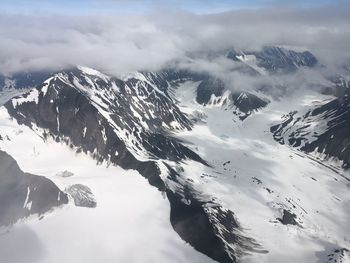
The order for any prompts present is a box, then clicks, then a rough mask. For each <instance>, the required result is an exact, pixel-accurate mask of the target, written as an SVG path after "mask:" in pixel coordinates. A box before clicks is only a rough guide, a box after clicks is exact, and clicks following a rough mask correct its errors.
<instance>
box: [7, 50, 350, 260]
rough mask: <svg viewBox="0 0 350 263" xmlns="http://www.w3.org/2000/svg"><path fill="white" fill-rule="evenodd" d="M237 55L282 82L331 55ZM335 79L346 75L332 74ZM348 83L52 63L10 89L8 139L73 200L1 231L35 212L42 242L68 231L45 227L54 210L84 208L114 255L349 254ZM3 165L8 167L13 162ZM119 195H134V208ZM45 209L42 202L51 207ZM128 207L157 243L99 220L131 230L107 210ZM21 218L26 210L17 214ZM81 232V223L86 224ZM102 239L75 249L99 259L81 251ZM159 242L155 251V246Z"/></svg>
mask: <svg viewBox="0 0 350 263" xmlns="http://www.w3.org/2000/svg"><path fill="white" fill-rule="evenodd" d="M226 56H227V58H229V59H232V60H234V61H235V63H237V64H239V65H241V67H236V70H239V71H240V72H241V73H242V72H243V74H248V75H249V76H252V75H253V76H254V75H261V76H265V77H266V78H271V79H272V81H275V79H276V78H278V76H279V75H280V74H282V73H283V74H287V73H288V74H289V73H290V74H293V73H294V72H295V71H297V70H299V68H303V67H306V68H309V69H312V68H314V67H316V65H317V59H316V58H315V57H314V56H313V55H312V54H311V53H310V52H295V51H288V50H286V49H283V48H265V49H263V50H262V51H261V52H255V53H249V52H236V51H231V52H230V53H227V54H226ZM244 68H246V69H249V70H242V69H244ZM337 80H339V78H337ZM271 83H273V82H271ZM276 83H277V84H276V86H278V85H279V82H278V81H276ZM328 83H330V85H334V87H337V86H339V83H338V82H337V81H336V80H331V79H329V78H328V79H327V83H326V84H327V85H328ZM326 84H325V85H326ZM334 87H333V86H330V87H329V88H330V89H333V88H334ZM322 90H323V89H322ZM342 90H343V92H341V94H342V97H335V94H336V93H337V92H330V93H327V94H329V95H327V94H325V93H323V94H322V93H321V92H319V91H317V90H315V89H299V90H295V91H294V92H293V93H289V94H288V97H287V96H285V97H283V96H282V97H278V98H276V97H274V96H272V95H271V94H269V92H268V89H262V88H260V87H256V88H255V89H251V90H249V91H243V90H239V89H231V88H230V87H229V86H228V85H227V83H226V82H225V81H223V80H221V79H219V78H215V77H214V76H210V74H207V73H201V74H198V73H195V72H191V71H188V70H176V69H166V70H163V71H161V72H138V73H133V74H130V75H127V76H125V77H123V78H115V77H111V76H108V75H106V74H103V73H101V72H100V71H97V70H94V69H91V68H87V67H81V66H79V67H77V68H74V69H71V70H65V71H62V72H59V73H55V74H52V75H50V77H48V78H47V79H45V80H44V81H43V82H42V83H40V84H39V85H37V86H35V87H34V88H31V89H30V90H28V91H22V92H21V93H20V94H19V95H18V94H15V95H16V96H14V95H13V96H11V99H9V100H7V99H4V100H6V101H7V102H6V103H5V104H4V106H2V107H1V108H0V127H1V129H0V136H1V137H0V149H1V150H2V151H4V152H3V154H4V155H6V153H5V152H7V154H10V155H11V156H12V157H13V158H14V159H15V160H16V161H17V162H18V165H19V167H20V168H21V169H22V170H23V171H25V172H30V173H33V174H39V175H43V176H45V177H48V178H49V179H50V180H51V181H50V182H52V184H53V183H55V184H56V185H57V187H59V188H60V189H61V190H58V188H57V189H56V188H55V189H56V191H60V193H62V196H63V195H64V196H67V199H62V200H63V201H62V202H61V203H55V204H51V207H52V208H53V207H57V206H60V205H61V206H60V209H54V210H52V209H51V210H50V211H51V213H50V214H49V216H47V217H46V216H45V217H44V219H42V220H41V221H42V222H39V221H36V219H35V218H34V217H30V218H29V219H27V220H25V221H24V222H23V223H17V224H16V225H15V226H14V227H13V229H12V230H11V231H10V232H9V233H8V234H6V236H5V237H4V238H3V240H2V241H1V238H0V244H6V243H8V241H11V240H12V241H13V240H17V239H16V238H18V236H19V235H20V233H21V230H20V229H21V226H22V225H23V224H24V225H28V226H31V227H32V228H33V229H35V231H36V232H37V233H39V236H40V239H41V240H40V241H41V242H44V243H45V242H50V240H51V241H52V240H53V238H52V237H53V236H55V235H56V234H55V231H51V232H49V233H50V234H46V235H44V234H43V233H44V232H45V231H46V229H48V228H49V227H50V226H52V225H53V224H54V223H55V224H57V225H60V224H62V225H63V226H66V224H67V222H69V220H70V218H72V220H73V221H74V222H79V221H80V220H87V223H86V224H87V225H90V229H89V231H91V232H92V235H93V236H94V237H95V238H96V240H97V241H101V242H105V244H106V246H107V249H104V250H103V254H104V255H103V258H105V259H106V260H105V261H104V262H114V261H115V260H118V261H119V260H121V261H131V262H134V261H137V260H140V259H141V261H143V260H145V259H146V261H147V260H148V261H159V259H162V260H161V261H162V262H188V260H189V258H191V262H211V261H212V260H215V261H217V262H295V261H299V262H333V261H334V262H335V260H337V262H347V260H349V253H348V250H347V249H348V248H349V245H350V244H349V242H350V237H349V235H350V232H349V231H348V229H349V228H348V227H347V222H348V220H349V219H350V218H349V217H350V216H349V215H350V211H349V203H350V198H349V195H348V191H349V180H350V179H349V178H350V175H349V173H348V171H347V170H346V169H345V168H347V165H348V162H349V154H350V152H349V151H348V140H349V136H348V135H347V129H348V128H347V122H348V120H347V116H348V109H349V107H348V105H347V101H348V95H347V94H348V91H347V87H346V85H345V84H344V85H342ZM23 92H24V93H23ZM338 93H339V92H338ZM338 93H337V94H338ZM339 94H340V93H339ZM317 153H320V154H317ZM6 156H8V155H6ZM8 158H10V157H8ZM1 165H2V163H1ZM18 169H19V168H18ZM2 174H4V175H5V174H6V175H7V177H8V173H7V172H6V171H4V172H2ZM2 174H1V173H0V175H2ZM123 174H127V175H128V176H127V177H132V178H134V177H137V178H139V176H138V174H140V175H142V176H143V177H144V178H146V179H147V180H148V183H149V184H150V185H151V186H154V187H155V188H154V189H152V190H155V189H157V190H158V191H159V192H160V193H162V195H163V196H164V197H166V198H167V200H168V201H169V203H168V206H167V205H166V204H165V203H164V202H161V201H162V198H161V195H160V194H159V196H157V198H155V195H156V193H157V191H154V192H152V190H148V187H147V185H146V184H140V182H137V183H136V182H132V180H138V179H130V178H128V179H126V178H125V176H123ZM0 178H1V177H0ZM4 178H6V177H4ZM128 180H131V181H128ZM124 181H125V182H124ZM119 184H121V185H123V187H124V188H125V189H123V190H122V189H121V188H120V187H119V188H118V187H117V186H118V185H119ZM4 187H8V186H7V184H5V183H4ZM51 187H54V184H53V185H52V186H51ZM55 187H56V186H55ZM144 188H147V190H146V189H144ZM7 189H8V188H7ZM150 189H151V187H150ZM61 191H62V192H61ZM149 191H150V192H149ZM22 192H23V191H22ZM22 192H21V194H22V195H23V193H22ZM50 192H51V191H50ZM63 192H64V193H63ZM151 192H152V193H151ZM54 194H56V195H55V196H57V193H54ZM158 197H159V199H158ZM135 198H136V199H137V200H138V202H136V201H133V200H134V199H135ZM22 199H23V198H22ZM68 199H69V200H68ZM129 199H131V200H129ZM60 200H61V199H60ZM46 201H49V199H47V200H46ZM68 201H69V203H68V205H64V204H65V203H67V202H68ZM143 201H145V202H146V205H147V206H146V207H145V206H144V205H143ZM114 202H117V203H118V202H125V206H124V207H123V210H120V207H119V208H118V205H116V204H115V203H114ZM160 202H161V203H160ZM72 203H74V205H71V204H72ZM82 206H83V207H82ZM51 207H50V208H51ZM164 207H168V208H169V210H168V211H167V210H166V209H165V208H164ZM21 209H22V210H23V207H22V208H21ZM114 209H116V210H114ZM29 210H30V209H29ZM129 210H131V211H129ZM37 211H38V210H33V211H32V212H31V213H30V214H36V213H39V214H41V212H37ZM45 211H46V210H45ZM133 211H144V212H143V213H140V212H133ZM152 211H154V212H152ZM80 212H81V213H82V215H81V216H80V215H79V213H80ZM164 212H167V213H168V214H167V215H165V214H166V213H165V214H164ZM18 213H19V212H18ZM116 214H117V215H118V217H120V219H119V220H121V221H120V222H122V223H125V222H127V221H128V220H129V221H130V222H129V223H130V225H128V228H129V229H134V228H136V229H138V231H139V232H142V231H145V232H144V235H145V236H144V237H143V238H145V239H148V238H155V239H154V240H153V242H149V241H148V242H145V240H143V238H141V237H140V233H136V231H132V235H131V236H128V237H125V236H123V235H118V234H116V235H114V234H111V233H109V232H108V234H106V235H108V236H109V237H108V240H106V239H105V238H102V237H101V236H99V235H98V234H97V232H98V231H99V230H98V228H97V227H91V224H95V223H96V222H99V223H101V222H103V220H106V222H105V223H104V224H106V226H105V228H106V229H107V228H110V229H115V230H116V231H120V229H116V226H115V225H114V224H113V220H107V219H105V218H106V217H108V218H109V217H111V218H113V219H115V217H116ZM169 214H170V215H169ZM28 215H29V212H28V214H26V215H25V216H28ZM84 215H87V216H88V215H89V216H91V219H87V218H84ZM131 216H135V217H142V218H138V220H136V218H135V219H133V218H132V217H131ZM160 217H161V218H160ZM163 217H166V218H163ZM21 218H23V214H21V215H20V216H16V219H21ZM55 218H57V219H55ZM169 218H170V223H171V226H172V228H173V229H174V230H175V232H176V233H177V234H178V236H179V237H181V238H182V240H184V241H185V242H186V243H188V244H189V245H190V246H192V247H193V248H195V250H196V251H198V252H201V253H203V254H204V255H206V256H203V255H202V254H199V253H197V252H195V251H194V250H191V249H190V246H188V245H185V244H183V243H181V242H180V241H179V239H178V236H175V235H172V234H170V233H173V232H169V226H168V225H166V224H165V223H164V222H166V221H167V220H168V219H169ZM162 220H163V221H162ZM12 221H15V219H13V220H12ZM147 221H149V222H150V226H152V228H154V231H153V232H157V233H159V237H158V238H157V237H154V235H153V234H152V233H150V231H151V230H149V229H148V230H146V229H144V228H142V229H140V228H137V225H138V224H139V225H142V226H145V228H147V227H148V226H147V224H145V222H147ZM159 222H163V223H159ZM169 225H170V224H169ZM71 227H72V226H71ZM73 228H74V226H73ZM72 231H73V233H74V235H76V236H79V235H81V234H82V233H83V232H84V231H86V228H84V227H83V226H79V227H76V228H75V229H74V230H72ZM147 235H148V236H147ZM71 238H72V240H71V242H76V237H71ZM59 240H60V241H62V240H63V237H60V239H59ZM123 240H128V242H134V243H135V244H136V247H137V249H138V250H137V251H138V252H139V253H140V255H139V256H140V257H136V256H134V257H133V256H132V255H130V249H131V247H130V246H127V245H125V244H123V245H121V246H122V247H124V248H125V249H124V250H120V251H119V252H118V253H116V251H114V250H113V249H112V248H108V246H110V245H112V244H113V243H115V242H117V243H118V244H120V243H123ZM129 240H131V241H129ZM165 240H168V241H167V242H165ZM97 241H96V242H97ZM149 243H152V244H149ZM94 244H95V243H94ZM170 244H176V245H175V246H171V245H170ZM88 246H89V244H88V243H86V244H83V245H79V246H77V250H75V251H73V250H69V251H70V253H71V255H70V256H71V257H72V258H74V259H75V262H85V261H84V258H80V259H79V256H78V255H79V254H82V253H83V254H84V253H87V254H89V253H88V252H87V251H86V250H87V247H88ZM142 246H146V248H147V249H140V247H142ZM152 247H153V249H154V251H155V253H154V254H152V253H151V254H150V252H149V251H147V250H148V249H150V248H152ZM60 249H62V250H61V251H64V250H67V246H65V245H62V246H61V247H60ZM123 251H124V252H123ZM160 251H166V253H165V254H162V253H161V252H160ZM131 254H132V253H131ZM55 255H56V256H57V254H55V253H53V252H52V251H51V252H50V253H47V254H46V255H43V256H41V257H40V260H42V261H43V262H48V261H49V262H56V261H57V262H60V261H61V260H62V258H60V257H58V258H57V257H56V258H55ZM175 255H176V256H175ZM8 256H9V257H10V258H11V256H10V255H9V254H8ZM99 257H101V255H99ZM11 259H12V260H14V258H11ZM16 259H17V261H16V262H19V261H21V259H18V258H16ZM13 262H15V261H13ZM38 262H40V261H39V260H38Z"/></svg>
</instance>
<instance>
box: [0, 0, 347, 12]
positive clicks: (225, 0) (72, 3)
mask: <svg viewBox="0 0 350 263" xmlns="http://www.w3.org/2000/svg"><path fill="white" fill-rule="evenodd" d="M345 1H346V0H345ZM345 1H341V0H293V1H287V0H215V1H211V0H142V1H141V0H1V7H0V10H3V11H5V12H10V13H26V14H45V13H56V14H57V13H59V14H74V15H77V14H78V15H79V14H80V15H89V14H97V13H98V14H105V13H107V14H113V13H144V12H148V11H150V10H154V9H182V10H186V11H190V12H194V13H198V14H203V13H217V12H222V11H228V10H232V9H245V8H270V7H281V6H289V7H317V6H323V5H334V4H342V3H344V2H345Z"/></svg>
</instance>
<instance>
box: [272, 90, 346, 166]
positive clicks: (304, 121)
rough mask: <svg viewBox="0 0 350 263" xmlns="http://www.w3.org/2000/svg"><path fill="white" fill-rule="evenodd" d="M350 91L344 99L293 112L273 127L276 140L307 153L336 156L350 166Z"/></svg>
mask: <svg viewBox="0 0 350 263" xmlns="http://www.w3.org/2000/svg"><path fill="white" fill-rule="evenodd" d="M349 95H350V93H349V91H347V92H346V94H345V95H344V96H343V97H341V98H336V99H333V100H331V101H328V102H325V103H323V104H322V105H319V106H316V107H314V108H312V109H310V110H308V111H307V112H306V113H304V114H298V112H296V111H294V112H291V113H290V114H289V115H288V116H285V118H284V120H283V121H282V123H281V124H278V125H275V126H273V127H271V132H272V133H273V136H274V138H275V140H277V141H278V142H280V143H281V144H289V145H291V146H293V147H297V148H300V149H301V150H302V151H305V152H307V153H311V152H314V153H315V154H320V155H323V156H322V157H323V158H330V157H336V158H338V159H339V160H341V161H343V165H344V167H346V168H348V167H349V165H350V147H349V146H350V99H349Z"/></svg>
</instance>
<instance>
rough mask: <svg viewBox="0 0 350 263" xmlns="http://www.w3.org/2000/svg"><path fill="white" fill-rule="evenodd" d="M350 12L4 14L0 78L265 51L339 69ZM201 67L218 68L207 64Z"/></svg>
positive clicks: (146, 66) (348, 44)
mask: <svg viewBox="0 0 350 263" xmlns="http://www.w3.org/2000/svg"><path fill="white" fill-rule="evenodd" d="M349 11H350V9H349V8H348V6H347V5H337V6H328V7H323V8H313V9H311V8H310V9H307V8H304V9H297V8H281V9H276V8H271V9H255V10H237V11H230V12H225V13H218V14H210V15H208V14H207V15H198V14H193V13H189V12H185V11H169V10H159V11H153V12H152V13H148V14H143V15H141V14H139V15H130V14H129V15H118V16H117V15H116V16H108V17H106V16H63V15H47V16H44V17H43V16H41V17H37V16H33V15H27V16H26V15H14V14H5V13H3V14H1V16H0V34H1V41H0V50H1V52H0V72H2V73H5V74H10V73H13V72H17V71H22V70H41V69H58V68H62V67H66V66H68V65H75V64H80V65H86V66H90V67H94V68H98V69H101V70H103V71H105V72H108V73H110V74H113V75H121V74H124V73H127V72H130V71H136V70H158V69H160V68H162V67H163V66H164V65H168V64H169V63H171V62H172V61H188V57H189V54H196V53H206V52H207V53H208V52H216V51H222V50H225V49H228V48H233V47H234V48H236V49H241V50H257V49H260V48H261V47H262V46H265V45H282V46H290V47H292V48H293V49H297V50H298V49H302V50H305V49H308V50H311V51H312V52H314V53H315V54H316V56H318V58H319V59H320V60H321V62H324V63H327V64H331V65H337V64H341V63H342V62H344V61H345V60H346V59H348V58H349V57H350V16H349ZM193 65H195V66H196V67H198V68H200V67H208V66H210V63H209V64H208V61H206V60H205V59H203V58H201V59H198V61H196V62H194V64H193ZM212 66H213V65H212ZM214 66H215V65H214Z"/></svg>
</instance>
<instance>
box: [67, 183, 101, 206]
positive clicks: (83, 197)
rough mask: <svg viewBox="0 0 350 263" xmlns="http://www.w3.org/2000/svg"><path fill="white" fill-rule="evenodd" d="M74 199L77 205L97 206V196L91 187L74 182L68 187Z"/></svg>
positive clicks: (68, 191)
mask: <svg viewBox="0 0 350 263" xmlns="http://www.w3.org/2000/svg"><path fill="white" fill-rule="evenodd" d="M66 193H68V194H69V195H70V196H71V197H72V198H73V200H74V204H75V205H76V206H81V207H89V208H94V207H96V206H97V202H96V200H95V197H94V195H93V193H92V191H91V189H90V188H89V187H87V186H86V185H82V184H74V185H71V186H69V187H68V188H67V189H66Z"/></svg>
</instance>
